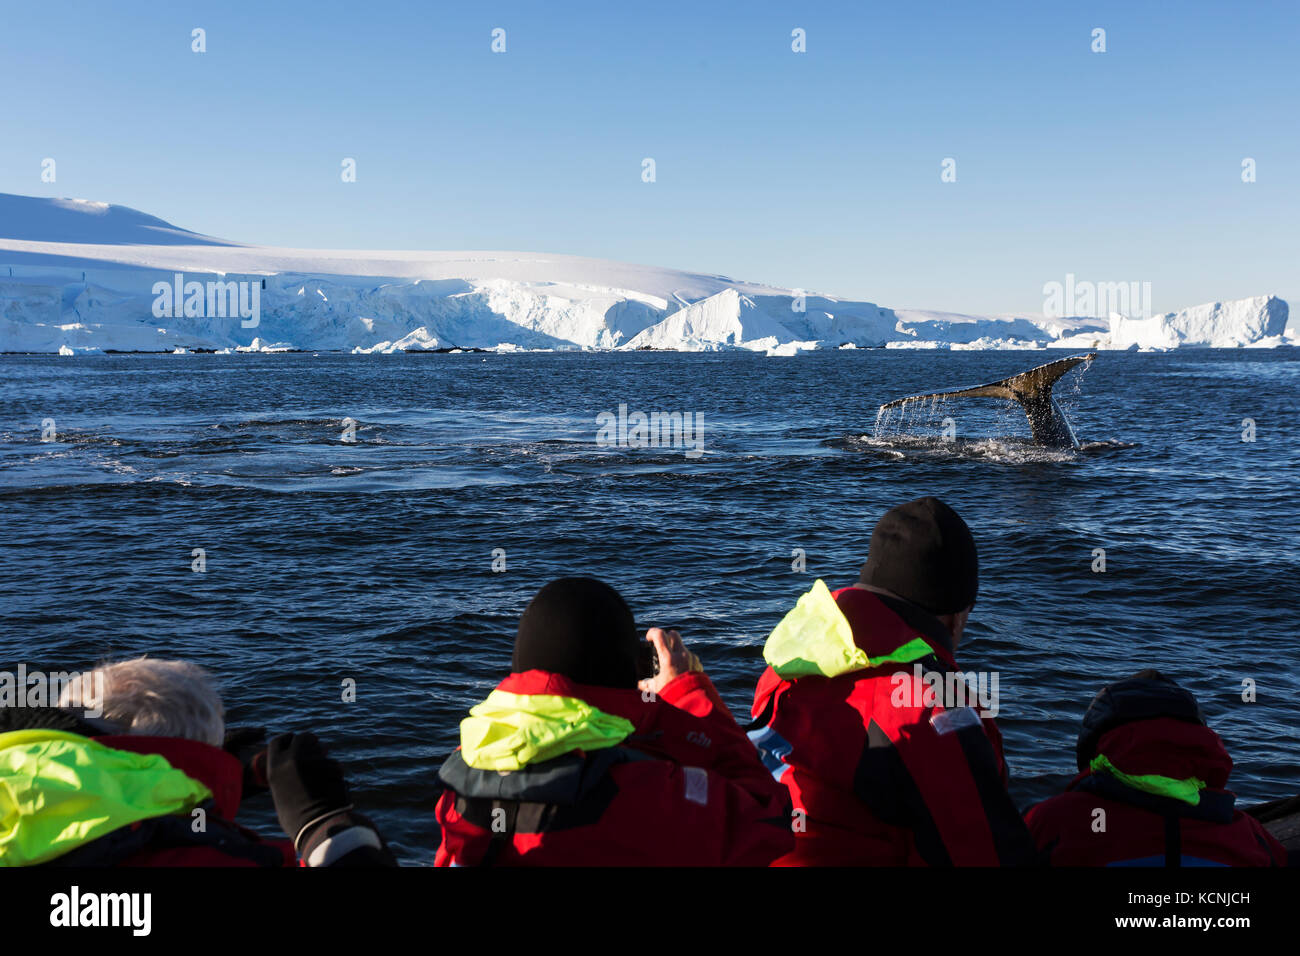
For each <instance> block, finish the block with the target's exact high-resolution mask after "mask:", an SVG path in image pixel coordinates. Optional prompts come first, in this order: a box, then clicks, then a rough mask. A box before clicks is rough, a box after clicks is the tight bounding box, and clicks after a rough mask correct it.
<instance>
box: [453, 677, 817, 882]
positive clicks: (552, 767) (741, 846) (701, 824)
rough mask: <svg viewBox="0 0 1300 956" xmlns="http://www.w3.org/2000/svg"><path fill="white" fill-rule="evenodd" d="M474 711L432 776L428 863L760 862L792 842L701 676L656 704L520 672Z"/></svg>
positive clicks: (748, 753)
mask: <svg viewBox="0 0 1300 956" xmlns="http://www.w3.org/2000/svg"><path fill="white" fill-rule="evenodd" d="M485 705H488V706H489V709H488V710H484V709H483V708H484V706H485ZM547 708H552V709H558V710H559V711H562V712H564V713H565V717H564V719H558V718H554V717H549V718H548V717H546V716H539V715H542V714H543V713H544V712H546V711H547ZM476 713H477V714H490V715H491V716H490V717H486V718H475V720H481V725H480V727H479V728H478V729H475V728H474V727H473V723H474V721H473V720H467V721H466V722H465V723H464V724H462V734H461V739H462V744H463V745H466V746H462V748H461V749H460V750H457V752H456V753H454V754H453V755H452V756H451V757H450V758H448V760H447V761H446V763H445V764H444V765H443V767H442V769H441V770H440V771H439V777H440V779H441V781H442V783H443V785H444V786H445V787H446V790H445V791H444V793H443V794H442V796H441V798H440V799H439V801H438V805H437V808H436V816H437V820H438V823H439V825H440V826H441V827H442V845H441V847H440V848H439V850H438V854H437V857H436V860H435V862H436V864H437V865H440V866H449V865H450V866H483V865H527V866H565V865H590V866H646V865H674V866H716V865H746V866H765V865H767V864H768V863H770V862H771V861H772V860H774V859H775V858H777V857H778V856H780V855H781V854H783V853H785V852H787V851H788V850H789V849H790V847H791V846H792V845H793V842H794V837H793V835H792V833H791V822H790V814H789V796H788V794H787V793H786V791H785V788H784V787H782V786H780V785H779V784H778V783H776V781H774V780H773V779H772V777H771V775H770V774H768V772H767V770H766V769H764V767H763V764H762V762H761V761H760V760H759V757H758V754H757V752H756V751H755V749H754V746H753V744H751V743H750V742H749V740H748V739H747V738H746V737H745V733H744V731H742V730H741V728H740V727H739V726H738V725H737V724H736V722H735V720H734V719H733V718H732V716H731V714H730V712H729V711H728V710H727V708H726V706H725V705H724V704H723V703H722V700H721V698H720V697H719V696H718V693H717V691H716V690H715V689H714V687H713V684H712V682H711V681H710V680H709V679H708V677H706V676H705V675H704V674H700V673H690V674H684V675H682V676H680V677H678V678H677V679H676V680H674V681H672V683H670V684H668V685H667V686H666V687H665V688H664V689H663V690H662V691H661V692H660V694H659V695H658V697H657V698H655V697H653V696H652V695H646V696H643V694H642V692H641V691H639V690H636V689H629V690H621V689H613V688H608V687H594V686H588V685H582V684H576V683H574V682H573V681H570V680H568V679H567V678H565V677H563V676H561V675H558V674H553V673H549V672H547V671H540V670H533V671H526V672H524V673H521V674H511V675H510V676H509V677H507V678H506V679H505V680H504V681H502V682H501V684H500V685H499V686H498V687H497V689H496V691H494V692H493V694H492V695H491V696H489V698H488V699H487V701H485V702H484V704H483V705H480V706H479V707H476V708H475V709H474V710H472V711H471V716H472V717H473V715H475V714H476ZM592 727H596V728H600V730H599V732H597V731H594V730H592V729H591V728H592ZM471 730H475V733H476V734H477V736H475V737H474V738H473V740H472V741H471V736H470V731H471ZM479 730H482V732H481V733H479ZM600 734H603V735H604V736H603V739H602V738H600ZM620 738H621V739H620ZM483 741H487V743H486V744H485V746H483V747H480V746H479V744H480V743H482V742H483ZM614 741H617V742H616V743H613V745H610V744H611V743H612V742H614ZM578 744H581V745H578ZM489 751H490V755H495V758H496V760H497V762H496V763H494V764H491V765H490V766H486V765H487V764H488V763H489V760H488V756H489V754H488V752H489ZM467 760H468V761H469V762H467ZM511 761H513V762H511ZM474 763H478V764H484V765H485V766H479V767H475V766H472V765H471V764H474ZM501 767H514V768H515V769H510V770H502V769H500V768H501Z"/></svg>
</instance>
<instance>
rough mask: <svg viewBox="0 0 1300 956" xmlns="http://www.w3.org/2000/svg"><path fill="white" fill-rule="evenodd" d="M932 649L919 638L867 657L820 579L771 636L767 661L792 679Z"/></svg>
mask: <svg viewBox="0 0 1300 956" xmlns="http://www.w3.org/2000/svg"><path fill="white" fill-rule="evenodd" d="M932 653H934V650H933V648H931V647H930V645H929V644H927V643H926V642H925V641H924V640H923V639H921V638H919V637H917V638H914V639H912V640H910V641H908V642H907V643H906V644H904V645H903V646H902V647H899V648H896V649H894V650H893V651H890V652H889V653H888V654H885V655H882V656H881V657H868V656H867V652H866V651H864V650H863V649H862V648H860V647H858V645H857V644H855V643H854V641H853V628H852V627H850V626H849V622H848V619H847V618H846V617H845V616H844V612H843V611H841V610H840V606H839V605H838V604H836V603H835V597H834V596H833V595H832V594H831V592H830V588H828V587H827V586H826V582H825V581H823V580H821V579H820V578H818V579H817V581H816V583H814V584H813V586H812V590H811V591H809V592H808V593H807V594H805V595H803V597H801V598H799V602H798V603H797V604H796V605H795V606H794V608H793V610H791V611H790V613H789V614H787V615H786V616H785V617H783V618H782V619H781V623H780V624H778V625H777V626H776V628H775V629H773V631H772V633H771V634H770V635H768V638H767V644H766V645H764V647H763V660H765V661H767V663H768V665H769V666H770V667H771V668H772V670H774V671H776V674H777V676H778V677H781V678H784V679H786V680H794V679H795V678H798V677H805V676H807V675H809V674H819V675H821V676H822V677H837V676H839V675H840V674H848V673H851V672H852V671H862V670H867V669H868V668H871V667H880V666H881V665H882V664H891V663H901V664H906V663H909V662H911V661H916V660H920V659H921V658H922V657H925V656H926V655H927V654H932Z"/></svg>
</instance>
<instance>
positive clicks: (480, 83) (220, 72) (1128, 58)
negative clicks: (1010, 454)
mask: <svg viewBox="0 0 1300 956" xmlns="http://www.w3.org/2000/svg"><path fill="white" fill-rule="evenodd" d="M194 27H202V28H204V29H205V30H206V32H207V52H206V53H203V54H197V53H193V52H191V49H190V45H191V40H190V36H191V30H192V28H194ZM496 27H501V28H504V29H505V30H506V52H505V53H504V54H494V53H493V52H492V51H491V49H490V44H491V31H492V30H493V28H496ZM796 27H799V28H802V29H804V30H805V31H806V33H807V52H806V53H802V54H796V53H794V52H792V51H791V30H792V29H794V28H796ZM1097 27H1100V28H1103V29H1105V30H1106V46H1107V51H1106V52H1105V53H1093V52H1092V51H1091V49H1090V46H1091V43H1092V38H1091V33H1092V30H1093V29H1094V28H1097ZM1298 40H1300V4H1297V3H1295V2H1277V3H1239V4H1229V3H1214V4H1211V3H1199V2H1180V3H1178V4H1167V3H1155V2H1143V0H1137V2H1133V0H1130V2H1128V3H1045V2H1042V0H1039V2H1036V3H978V4H977V3H971V4H965V3H923V2H916V3H910V2H909V3H890V4H866V3H836V4H829V3H826V4H822V3H800V4H796V3H789V2H787V3H731V4H706V3H699V2H694V3H673V2H660V0H656V2H654V3H649V4H611V3H608V2H602V3H565V2H556V3H548V4H540V3H535V2H533V3H512V4H500V3H486V2H484V3H470V2H466V3H457V4H434V3H384V2H380V0H375V2H372V3H368V4H363V3H352V2H349V3H338V2H330V0H323V2H322V0H316V2H311V3H298V2H281V3H274V4H271V3H246V2H225V3H221V4H215V3H184V2H167V3H163V2H132V3H115V4H106V3H88V2H87V3H60V2H47V3H43V4H10V5H8V6H7V8H6V13H5V23H4V29H3V30H2V31H0V83H3V86H4V88H5V89H6V90H8V91H9V95H8V96H7V97H6V107H5V110H4V111H3V115H0V191H4V192H14V193H21V194H26V195H47V196H74V197H79V198H87V199H96V200H104V201H109V202H115V203H123V204H126V205H129V206H134V207H136V208H139V209H142V210H144V211H146V212H149V213H152V214H154V215H158V216H161V217H163V218H164V219H167V220H170V221H172V222H174V223H176V224H177V225H180V226H183V227H185V228H189V229H195V230H197V231H200V232H206V233H209V234H211V235H216V236H222V237H226V238H230V239H235V240H239V241H245V242H256V243H265V244H270V245H286V246H301V247H318V248H389V249H517V250H533V251H542V252H559V253H571V254H576V255H588V256H598V257H605V258H611V259H621V260H626V261H634V262H644V263H651V264H656V265H663V266H671V267H675V268H682V269H689V270H693V271H700V272H710V273H721V274H725V275H728V276H731V277H733V278H737V279H748V280H753V281H759V282H767V283H771V284H774V285H780V286H787V287H798V288H804V289H809V290H814V291H820V292H828V293H832V294H838V295H844V296H852V297H857V298H864V299H869V300H871V301H875V302H878V303H881V304H884V305H889V306H894V307H917V308H938V309H952V310H958V311H972V312H996V311H1013V310H1027V311H1039V310H1041V308H1042V305H1043V292H1042V288H1043V285H1044V283H1047V282H1051V281H1063V280H1064V278H1065V275H1066V273H1074V274H1075V276H1076V277H1077V278H1078V279H1080V280H1090V281H1095V282H1115V281H1145V282H1150V283H1151V288H1152V300H1153V301H1152V305H1153V306H1154V307H1155V309H1156V310H1159V311H1163V310H1169V309H1175V308H1179V307H1182V306H1187V305H1192V304H1196V303H1199V302H1205V301H1213V300H1224V299H1232V298H1239V297H1243V296H1247V295H1258V294H1262V293H1268V292H1272V293H1277V294H1279V295H1282V296H1284V297H1286V298H1288V299H1290V300H1291V301H1293V302H1294V301H1296V300H1297V299H1300V241H1298V240H1297V235H1296V225H1297V223H1298V222H1300V116H1298V115H1297V113H1298V112H1300V110H1298V108H1297V107H1298V104H1300V70H1298V69H1297V67H1296V48H1297V41H1298ZM45 157H52V158H54V159H55V160H56V162H57V181H56V182H55V183H53V184H46V183H42V182H41V179H40V173H41V166H40V164H41V160H42V159H44V158H45ZM345 157H352V158H355V160H356V162H357V181H356V182H355V183H344V182H342V181H341V179H340V168H341V167H340V163H341V162H342V160H343V159H344V158H345ZM645 157H651V158H653V159H654V160H655V163H656V176H657V178H656V181H655V182H654V183H645V182H642V179H641V168H642V166H641V164H642V160H643V158H645ZM948 157H951V158H953V159H955V160H956V172H957V181H956V182H954V183H943V182H941V181H940V171H941V163H942V161H943V160H944V159H945V158H948ZM1246 157H1251V158H1253V159H1254V160H1255V161H1256V164H1257V181H1256V182H1254V183H1251V184H1245V183H1243V182H1242V181H1241V163H1242V160H1243V158H1246Z"/></svg>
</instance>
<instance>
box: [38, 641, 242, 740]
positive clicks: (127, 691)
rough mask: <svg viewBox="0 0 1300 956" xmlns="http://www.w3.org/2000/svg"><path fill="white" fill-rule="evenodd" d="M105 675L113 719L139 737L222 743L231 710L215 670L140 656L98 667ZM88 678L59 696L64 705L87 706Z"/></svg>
mask: <svg viewBox="0 0 1300 956" xmlns="http://www.w3.org/2000/svg"><path fill="white" fill-rule="evenodd" d="M94 673H95V674H102V675H103V682H104V683H103V694H102V698H103V699H102V701H100V702H96V703H98V704H99V706H100V707H102V708H103V715H104V717H105V718H106V719H107V720H110V721H112V722H113V723H115V724H118V725H119V726H121V727H122V728H123V731H124V732H125V733H128V734H133V735H136V736H152V737H183V738H185V739H186V740H197V741H200V742H202V743H205V744H212V745H213V746H214V747H220V746H221V744H222V742H223V741H224V739H225V734H226V726H225V711H224V709H223V707H222V705H221V695H220V694H219V693H218V692H217V689H216V686H215V685H214V684H213V681H212V677H211V675H210V674H209V673H208V672H207V671H206V670H204V669H203V668H202V667H199V666H198V665H197V664H191V663H189V662H188V661H164V660H158V659H155V658H150V657H137V658H134V659H133V660H129V661H119V662H118V663H116V664H105V665H104V666H102V667H99V668H97V669H96V670H95V672H94ZM83 683H84V682H83V681H74V682H72V683H71V684H68V685H67V686H65V687H64V688H63V692H62V693H61V694H60V695H59V706H60V707H73V706H80V705H83V704H84V703H85V702H83V701H82V700H81V697H82V695H83V690H82V687H81V685H82V684H83Z"/></svg>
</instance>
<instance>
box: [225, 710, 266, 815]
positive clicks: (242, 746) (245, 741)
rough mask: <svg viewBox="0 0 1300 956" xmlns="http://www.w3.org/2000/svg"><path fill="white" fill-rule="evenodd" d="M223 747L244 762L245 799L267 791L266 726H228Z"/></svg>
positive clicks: (243, 788) (243, 793) (243, 792)
mask: <svg viewBox="0 0 1300 956" xmlns="http://www.w3.org/2000/svg"><path fill="white" fill-rule="evenodd" d="M221 749H222V750H224V751H225V752H226V753H228V754H230V755H231V756H232V757H234V758H235V759H236V760H238V761H239V762H240V763H241V764H243V767H244V781H243V787H242V794H241V796H242V798H243V799H245V800H246V799H248V798H249V797H251V796H253V795H254V794H257V793H265V792H266V790H267V784H266V728H265V727H227V728H226V740H225V743H223V744H222V745H221Z"/></svg>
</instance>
